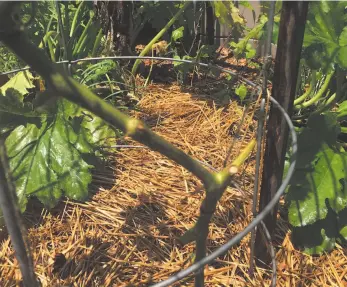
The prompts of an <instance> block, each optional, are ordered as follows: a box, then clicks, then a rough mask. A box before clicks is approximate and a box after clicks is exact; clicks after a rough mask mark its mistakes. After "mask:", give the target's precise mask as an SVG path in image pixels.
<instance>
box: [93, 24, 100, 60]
mask: <svg viewBox="0 0 347 287" xmlns="http://www.w3.org/2000/svg"><path fill="white" fill-rule="evenodd" d="M101 38H102V28H100V30H99V33H98V35H97V36H96V39H95V43H94V46H93V50H92V57H95V55H96V52H97V51H98V49H99V47H100V42H101Z"/></svg>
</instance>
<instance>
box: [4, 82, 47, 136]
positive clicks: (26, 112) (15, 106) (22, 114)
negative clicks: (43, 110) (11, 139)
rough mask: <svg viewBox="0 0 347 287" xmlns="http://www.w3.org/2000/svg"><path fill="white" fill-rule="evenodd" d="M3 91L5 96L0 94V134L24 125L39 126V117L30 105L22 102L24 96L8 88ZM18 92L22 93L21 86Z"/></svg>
mask: <svg viewBox="0 0 347 287" xmlns="http://www.w3.org/2000/svg"><path fill="white" fill-rule="evenodd" d="M4 90H5V93H6V94H0V119H1V121H0V134H2V133H4V132H7V131H10V130H12V129H14V128H16V127H17V126H20V125H23V124H26V123H35V124H36V125H38V126H39V125H40V122H41V118H40V117H41V115H40V113H38V112H37V111H34V110H33V107H32V105H31V103H29V102H26V103H24V102H23V98H24V94H23V93H20V92H19V91H17V90H15V89H13V88H10V87H6V89H4ZM20 90H21V91H22V92H23V91H24V88H23V86H22V89H20Z"/></svg>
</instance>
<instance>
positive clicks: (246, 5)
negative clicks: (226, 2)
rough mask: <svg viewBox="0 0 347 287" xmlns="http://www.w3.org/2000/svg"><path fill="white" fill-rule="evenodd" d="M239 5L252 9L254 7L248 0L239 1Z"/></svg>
mask: <svg viewBox="0 0 347 287" xmlns="http://www.w3.org/2000/svg"><path fill="white" fill-rule="evenodd" d="M239 5H241V6H243V7H245V8H248V9H250V10H252V11H254V8H253V6H252V5H251V3H249V1H239Z"/></svg>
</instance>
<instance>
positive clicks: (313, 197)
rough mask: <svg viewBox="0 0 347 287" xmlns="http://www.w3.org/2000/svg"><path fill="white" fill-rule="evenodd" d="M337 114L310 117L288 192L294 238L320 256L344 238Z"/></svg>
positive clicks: (345, 162) (345, 193)
mask: <svg viewBox="0 0 347 287" xmlns="http://www.w3.org/2000/svg"><path fill="white" fill-rule="evenodd" d="M339 132H340V127H339V125H338V122H337V115H336V114H333V113H326V114H322V115H312V116H311V117H310V118H309V120H308V124H307V127H306V128H305V129H304V130H303V131H302V133H301V134H300V136H299V139H298V145H299V152H298V156H297V158H298V160H297V168H296V172H295V173H294V176H293V179H292V181H291V185H290V187H289V189H288V193H287V198H286V199H287V203H288V204H289V222H290V223H291V225H292V226H293V227H294V230H293V239H294V242H295V243H297V244H298V245H299V246H301V247H304V248H305V249H306V252H308V253H311V254H317V253H318V254H319V253H321V252H323V251H327V250H330V249H331V248H333V247H334V244H335V242H336V240H337V239H341V240H344V239H347V232H346V231H347V220H346V219H345V218H346V216H342V215H343V214H345V213H346V206H347V185H346V183H347V181H346V180H347V153H346V152H345V151H344V150H343V149H342V148H341V146H340V145H339V144H338V142H337V136H338V134H339Z"/></svg>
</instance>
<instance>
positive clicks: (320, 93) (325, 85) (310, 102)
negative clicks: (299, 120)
mask: <svg viewBox="0 0 347 287" xmlns="http://www.w3.org/2000/svg"><path fill="white" fill-rule="evenodd" d="M334 74H335V71H332V72H330V73H329V74H328V75H327V77H326V78H325V81H324V83H323V85H322V87H321V88H320V90H319V91H318V92H317V94H316V95H315V96H314V97H313V98H311V99H310V100H308V101H307V102H304V103H302V104H299V105H295V106H294V109H295V110H300V109H303V108H307V107H309V106H311V105H313V104H315V103H316V102H318V101H319V100H320V99H321V98H322V96H323V95H324V93H325V91H326V90H327V89H328V86H329V83H330V80H331V78H332V77H333V75H334Z"/></svg>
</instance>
